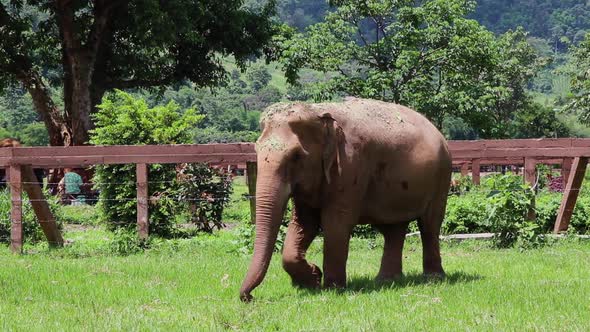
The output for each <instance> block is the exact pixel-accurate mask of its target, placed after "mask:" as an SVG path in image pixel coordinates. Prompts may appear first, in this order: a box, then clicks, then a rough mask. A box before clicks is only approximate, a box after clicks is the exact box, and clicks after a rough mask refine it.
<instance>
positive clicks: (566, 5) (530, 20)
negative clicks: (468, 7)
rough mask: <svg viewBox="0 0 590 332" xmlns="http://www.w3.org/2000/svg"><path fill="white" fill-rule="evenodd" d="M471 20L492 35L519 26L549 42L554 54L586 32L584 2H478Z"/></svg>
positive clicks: (589, 12) (589, 26) (588, 11)
mask: <svg viewBox="0 0 590 332" xmlns="http://www.w3.org/2000/svg"><path fill="white" fill-rule="evenodd" d="M473 17H474V18H475V19H477V20H478V21H479V22H480V23H481V24H483V25H485V26H486V27H488V28H489V29H490V30H492V31H494V32H496V33H503V32H505V31H507V30H509V29H514V27H517V26H522V27H524V29H526V30H527V31H530V32H531V34H533V35H534V36H537V37H541V38H544V39H547V40H549V42H550V43H551V44H552V45H553V50H554V51H564V50H565V49H566V48H567V44H568V42H575V43H576V42H579V41H580V38H581V37H580V33H583V32H584V31H585V30H590V7H589V6H588V3H587V1H586V0H560V1H552V0H520V1H512V0H479V1H478V6H477V9H476V11H475V13H474V14H473Z"/></svg>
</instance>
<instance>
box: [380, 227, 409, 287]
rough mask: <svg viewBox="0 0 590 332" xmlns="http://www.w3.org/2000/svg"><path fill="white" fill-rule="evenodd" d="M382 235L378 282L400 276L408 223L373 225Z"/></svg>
mask: <svg viewBox="0 0 590 332" xmlns="http://www.w3.org/2000/svg"><path fill="white" fill-rule="evenodd" d="M375 227H376V228H377V229H378V230H379V232H381V234H383V238H384V239H385V245H384V248H383V257H381V268H380V269H379V274H377V280H378V281H390V280H395V279H398V278H400V277H401V276H402V251H403V248H404V241H405V240H406V231H407V229H408V223H407V222H404V223H398V224H389V225H383V224H381V225H375Z"/></svg>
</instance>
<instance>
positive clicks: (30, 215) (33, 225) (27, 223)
mask: <svg viewBox="0 0 590 332" xmlns="http://www.w3.org/2000/svg"><path fill="white" fill-rule="evenodd" d="M45 197H47V198H48V202H49V208H50V209H51V212H52V213H53V216H54V218H55V219H56V222H57V225H58V228H60V229H61V228H62V220H63V216H62V215H63V213H62V211H61V206H60V205H59V203H58V201H57V199H56V198H55V197H53V196H51V195H49V194H48V193H45ZM10 206H11V199H10V192H9V191H8V190H0V243H6V244H8V243H10V228H11V221H10ZM22 206H23V209H22V212H23V216H22V223H23V236H24V241H25V242H30V243H36V242H40V241H44V240H45V235H44V234H43V230H42V229H41V226H40V225H39V221H38V220H37V217H36V216H35V212H34V211H33V207H32V206H31V204H30V203H29V201H28V197H27V194H26V193H24V192H23V205H22Z"/></svg>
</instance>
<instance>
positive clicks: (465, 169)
mask: <svg viewBox="0 0 590 332" xmlns="http://www.w3.org/2000/svg"><path fill="white" fill-rule="evenodd" d="M468 174H469V163H463V164H461V176H467V175H468Z"/></svg>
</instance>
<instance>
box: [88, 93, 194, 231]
mask: <svg viewBox="0 0 590 332" xmlns="http://www.w3.org/2000/svg"><path fill="white" fill-rule="evenodd" d="M98 109H99V111H98V113H97V114H96V115H95V116H94V119H95V124H96V129H95V130H93V131H92V132H91V141H90V142H91V143H92V144H96V145H130V144H135V145H145V144H154V145H155V144H179V143H190V142H191V131H192V128H193V127H194V126H195V125H196V124H197V123H198V122H199V121H200V120H201V119H202V116H200V115H196V113H195V112H194V111H193V110H190V109H189V110H186V111H184V113H181V112H180V111H179V107H178V106H177V105H176V104H175V103H173V102H171V103H169V104H168V105H166V106H157V107H154V108H148V106H147V103H146V102H145V101H144V100H142V99H135V98H133V97H132V96H131V95H129V94H127V93H125V92H122V91H116V92H115V93H112V94H109V95H108V96H107V97H105V98H104V99H103V102H102V104H101V105H99V106H98ZM175 177H176V171H175V166H174V165H158V164H152V165H150V166H149V185H148V192H149V194H150V215H149V222H150V233H151V234H155V235H160V236H164V237H169V236H172V235H174V234H175V231H176V228H175V221H176V220H175V215H176V214H177V213H176V212H177V211H178V209H179V208H180V204H178V202H177V201H175V197H177V195H176V194H175V193H174V189H175V188H174V186H175V183H173V180H174V179H175ZM94 182H95V183H97V187H98V188H99V189H100V192H101V198H100V203H99V205H98V206H99V209H100V212H101V218H102V219H103V221H105V222H106V223H107V225H109V226H110V228H111V229H116V228H120V227H124V228H129V229H133V228H135V225H136V214H137V211H136V204H137V203H136V202H137V200H136V185H135V182H136V179H135V166H134V165H115V166H107V165H101V166H97V167H96V172H95V177H94Z"/></svg>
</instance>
